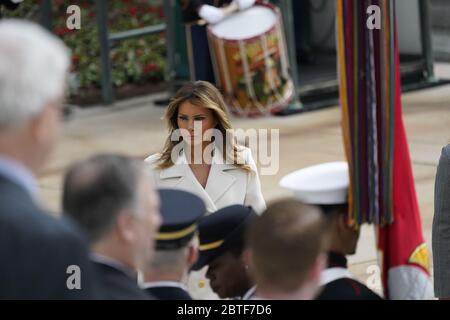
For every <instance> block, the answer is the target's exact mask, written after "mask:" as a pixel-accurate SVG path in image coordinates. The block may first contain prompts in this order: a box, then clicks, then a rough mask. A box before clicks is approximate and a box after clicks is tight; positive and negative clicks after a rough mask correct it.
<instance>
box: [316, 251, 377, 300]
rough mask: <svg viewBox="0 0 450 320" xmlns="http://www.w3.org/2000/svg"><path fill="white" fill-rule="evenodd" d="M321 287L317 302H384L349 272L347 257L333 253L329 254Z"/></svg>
mask: <svg viewBox="0 0 450 320" xmlns="http://www.w3.org/2000/svg"><path fill="white" fill-rule="evenodd" d="M321 285H322V287H323V288H322V291H321V292H320V294H319V296H318V297H317V298H316V300H382V299H381V297H380V296H379V295H377V294H376V293H375V292H373V291H372V290H370V289H369V288H368V287H367V286H365V285H364V284H362V283H361V282H359V281H357V280H356V279H355V277H354V276H353V275H352V274H351V273H350V271H348V269H347V259H346V258H345V256H343V255H340V254H336V253H333V252H330V253H329V254H328V266H327V269H325V271H324V272H323V273H322V283H321Z"/></svg>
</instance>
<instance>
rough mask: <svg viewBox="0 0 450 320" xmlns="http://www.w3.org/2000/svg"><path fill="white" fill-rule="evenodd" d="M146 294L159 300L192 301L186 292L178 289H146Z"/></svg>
mask: <svg viewBox="0 0 450 320" xmlns="http://www.w3.org/2000/svg"><path fill="white" fill-rule="evenodd" d="M145 292H147V293H148V294H149V295H150V296H153V297H155V298H156V299H158V300H192V297H191V296H190V295H189V293H188V292H187V291H186V290H183V289H182V288H178V287H163V286H161V287H151V288H147V289H145Z"/></svg>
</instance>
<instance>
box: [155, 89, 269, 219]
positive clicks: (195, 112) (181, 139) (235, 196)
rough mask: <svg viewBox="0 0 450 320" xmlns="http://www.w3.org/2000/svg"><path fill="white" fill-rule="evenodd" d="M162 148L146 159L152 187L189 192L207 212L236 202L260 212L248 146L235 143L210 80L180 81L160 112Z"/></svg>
mask: <svg viewBox="0 0 450 320" xmlns="http://www.w3.org/2000/svg"><path fill="white" fill-rule="evenodd" d="M164 119H165V121H166V122H167V125H168V128H169V135H168V137H167V140H166V143H165V146H164V149H163V151H162V152H161V153H160V154H155V155H152V156H150V157H148V158H147V159H146V162H147V163H148V165H149V167H150V168H151V170H152V173H153V176H154V179H155V184H156V187H158V188H176V189H182V190H186V191H189V192H192V193H194V194H196V195H198V196H199V197H200V198H202V199H203V201H204V202H205V205H206V208H207V211H208V214H210V213H213V212H215V211H217V210H218V209H220V208H223V207H226V206H230V205H234V204H241V205H245V206H251V207H252V208H253V209H254V210H255V211H256V212H258V213H261V212H262V211H263V210H264V209H265V208H266V204H265V201H264V198H263V196H262V193H261V185H260V181H259V177H258V172H257V168H256V164H255V162H254V160H253V157H252V154H251V151H250V149H249V148H246V147H244V146H238V145H237V144H236V142H235V137H234V135H233V133H232V132H231V131H230V129H232V127H231V124H230V120H229V118H228V116H227V112H226V106H225V102H224V100H223V97H222V95H221V94H220V92H219V91H218V90H217V89H216V88H215V87H214V86H213V85H212V84H210V83H209V82H205V81H196V82H192V83H188V84H186V85H185V86H183V87H182V88H181V89H180V90H179V91H178V92H177V93H176V95H175V97H174V98H173V99H172V100H171V102H170V103H169V106H168V108H167V112H166V114H165V116H164Z"/></svg>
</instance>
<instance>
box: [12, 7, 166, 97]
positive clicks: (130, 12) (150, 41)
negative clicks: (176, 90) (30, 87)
mask: <svg viewBox="0 0 450 320" xmlns="http://www.w3.org/2000/svg"><path fill="white" fill-rule="evenodd" d="M162 1H163V0H160V1H151V0H125V1H108V28H109V32H110V33H112V32H120V31H126V30H130V29H135V28H140V27H144V26H150V25H155V24H159V23H162V22H163V19H164V18H163V10H162ZM40 4H41V1H40V0H39V1H25V2H23V3H22V5H21V6H20V7H19V8H18V9H17V10H15V11H6V10H5V12H4V16H5V17H19V18H25V19H30V20H35V21H38V20H39V12H40ZM72 4H77V5H79V6H80V8H81V29H80V30H69V29H68V28H67V27H66V21H67V18H68V17H69V14H67V13H66V10H67V7H68V6H70V5H72ZM52 5H53V32H54V33H55V34H56V35H58V36H59V37H60V38H61V39H62V40H63V41H64V42H65V43H66V44H67V46H68V47H69V48H70V49H71V50H72V70H73V74H75V79H76V82H77V85H76V87H78V88H79V89H81V90H83V89H86V88H99V87H100V84H101V80H100V46H99V41H98V33H97V21H96V15H95V5H94V1H88V0H81V1H68V0H54V1H52ZM165 58H166V38H165V34H156V35H149V36H144V37H141V38H135V39H128V40H124V41H120V42H117V43H115V44H114V45H113V47H112V48H111V65H112V81H113V83H114V86H115V87H121V86H124V85H125V84H130V83H135V84H136V83H137V84H142V83H148V82H158V81H161V80H163V79H164V73H165V72H164V70H165V61H166V59H165ZM72 85H73V83H72Z"/></svg>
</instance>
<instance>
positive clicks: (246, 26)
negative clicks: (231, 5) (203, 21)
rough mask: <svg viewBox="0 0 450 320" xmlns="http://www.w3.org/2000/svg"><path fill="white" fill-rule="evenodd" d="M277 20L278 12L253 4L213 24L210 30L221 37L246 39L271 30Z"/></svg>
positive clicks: (225, 38)
mask: <svg viewBox="0 0 450 320" xmlns="http://www.w3.org/2000/svg"><path fill="white" fill-rule="evenodd" d="M276 21H277V17H276V14H275V13H274V12H273V11H272V10H271V9H270V8H267V7H264V6H253V7H251V8H249V9H247V10H243V11H238V12H237V13H235V14H233V15H231V16H229V17H228V18H226V19H225V20H223V21H221V22H219V23H218V24H215V25H212V26H211V27H210V30H211V32H212V33H213V34H214V35H215V36H217V37H218V38H220V39H224V40H245V39H249V38H253V37H256V36H259V35H261V34H263V33H265V32H267V31H269V30H270V29H271V28H272V27H273V26H274V25H275V23H276Z"/></svg>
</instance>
